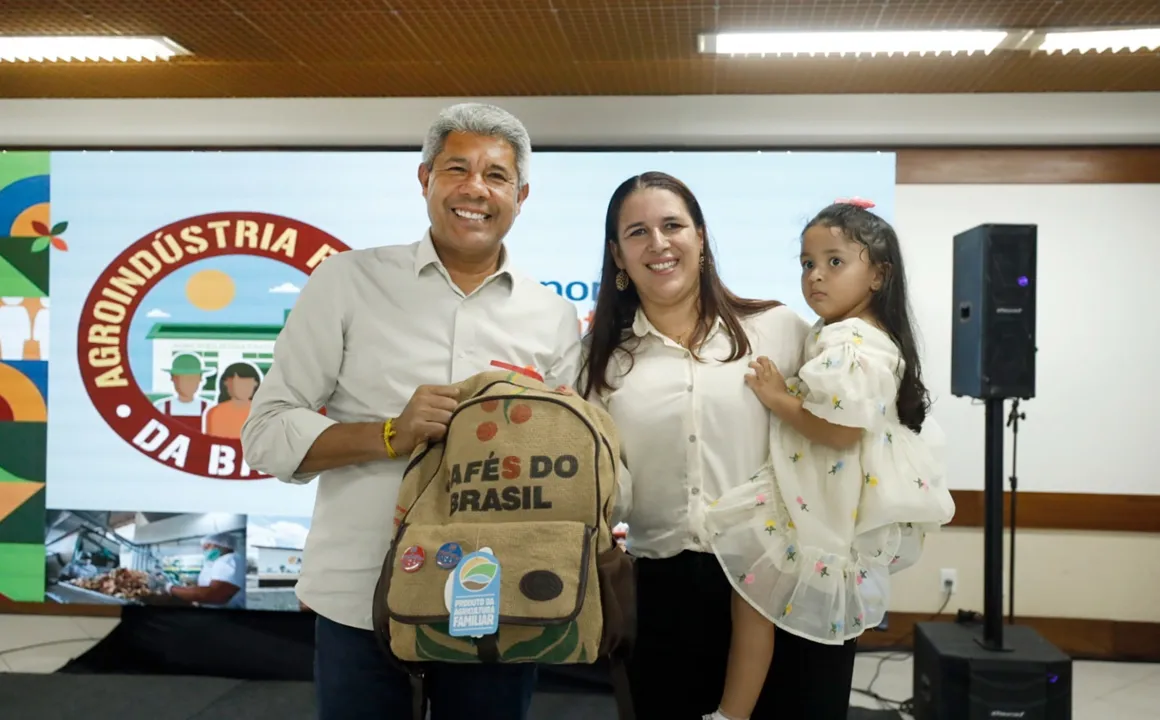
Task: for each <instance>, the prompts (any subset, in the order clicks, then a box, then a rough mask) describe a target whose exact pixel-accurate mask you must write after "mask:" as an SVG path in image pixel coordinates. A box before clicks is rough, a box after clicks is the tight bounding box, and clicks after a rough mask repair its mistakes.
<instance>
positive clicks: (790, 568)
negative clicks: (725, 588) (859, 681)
mask: <svg viewBox="0 0 1160 720" xmlns="http://www.w3.org/2000/svg"><path fill="white" fill-rule="evenodd" d="M867 207H872V204H869V203H864V202H857V203H855V202H839V203H836V204H834V205H831V206H829V207H827V208H825V209H824V210H822V211H821V212H820V213H818V215H817V216H816V217H815V218H814V219H813V220H811V221H810V222H809V224H808V225H807V226H806V229H805V231H804V232H803V234H802V250H801V266H802V281H801V282H802V294H803V295H805V298H806V302H807V303H808V304H809V306H810V308H811V309H812V310H813V311H814V312H816V313H817V314H818V316H819V317H820V318H821V319H820V320H819V321H818V323H817V325H816V326H815V327H814V332H813V333H812V334H811V335H810V336H809V337H808V339H807V342H806V347H805V351H804V355H803V363H804V364H803V365H802V367H801V369H800V370H799V371H798V377H797V378H791V379H790V380H789V381H788V382H787V381H786V380H785V379H784V378H782V377H781V375H780V374H779V373H778V371H777V369H776V368H775V367H774V366H773V364H772V363H770V362H769V360H768V358H764V357H761V358H758V359H757V361H756V362H753V363H751V365H750V366H751V367H752V368H753V369H754V374H752V375H748V376H747V377H746V382H747V383H748V384H749V386H750V388H751V389H752V390H753V391H754V392H755V393H756V394H757V396H758V397H759V398H761V401H762V403H764V404H765V406H766V407H768V408H769V410H770V411H771V412H773V413H774V415H776V416H777V420H779V421H780V422H773V423H771V431H770V432H771V436H770V459H769V461H768V462H767V463H766V465H765V466H764V467H762V468H761V470H759V471H758V472H757V474H756V475H754V476H753V477H752V478H750V480H749V482H747V483H745V484H743V485H741V486H739V487H737V488H735V489H733V490H730V491H729V492H727V493H726V494H725V495H724V496H722V497H721V498H719V499H718V500H717V501H716V502H715V503H714V504H713V505H712V506H711V507H710V508H709V509H708V511H707V513H706V520H707V523H708V527H709V529H710V532H711V533H712V534H713V537H712V541H711V542H712V544H713V550H714V552H715V553H716V554H717V557H718V559H719V560H720V562H721V565H722V567H724V569H725V571H726V573H727V574H728V575H729V578H730V581H731V582H732V584H733V587H734V589H735V593H734V597H733V637H732V645H731V647H730V656H729V667H728V672H727V675H726V681H725V692H724V696H723V698H722V701H721V705H720V709H719V710H718V712H717V713H715V714H713V715H710V716H706V717H707V718H712V719H714V720H718V719H720V718H726V719H727V720H746V719H747V718H748V717H749V716H750V714H751V713H752V712H753V708H754V706H755V704H756V702H757V698H758V695H759V694H760V692H761V687H762V684H763V682H764V680H765V675H766V673H767V672H768V669H769V665H770V661H771V658H772V654H773V636H774V625H776V626H778V627H780V628H782V629H783V630H785V631H787V632H790V633H793V634H795V635H798V636H800V637H803V638H806V639H808V640H811V641H814V642H818V643H823V644H829V645H840V644H843V643H845V642H846V641H848V640H850V639H852V638H856V637H858V636H859V635H861V634H862V632H863V631H865V630H866V629H867V628H872V627H874V626H876V625H878V624H879V623H881V621H882V618H883V616H884V615H885V613H886V607H887V604H888V602H889V596H888V590H889V585H890V574H891V573H892V572H896V571H897V570H899V569H902V568H903V567H906V566H908V565H910V564H913V563H914V561H915V560H917V558H918V555H919V553H920V551H921V545H922V537H923V535H924V534H925V533H926V532H928V531H930V530H933V529H937V528H938V527H939V526H940V525H943V524H946V523H947V522H949V521H950V519H951V517H952V516H953V514H954V502H953V500H952V499H951V496H950V493H949V491H948V490H947V488H946V487H945V485H944V482H943V472H942V468H941V465H940V462H939V459H938V458H937V457H936V455H937V454H938V453H937V446H938V445H940V444H941V442H940V441H939V440H938V439H937V438H936V437H934V436H935V434H936V433H937V428H935V427H933V423H932V421H931V420H930V418H928V417H927V411H928V409H929V405H930V403H929V399H928V394H927V390H926V387H925V386H924V385H923V382H922V372H921V369H920V367H919V357H918V349H917V346H916V343H915V338H914V331H913V329H912V327H911V322H910V312H909V308H908V303H907V298H906V278H905V274H904V272H903V267H902V254H901V252H900V250H899V246H898V236H897V235H896V234H895V232H894V229H893V228H892V227H891V226H890V225H889V224H888V223H887V222H886V221H884V220H883V219H882V218H880V217H878V216H877V215H875V214H874V213H872V212H870V211H869V210H868V209H867ZM847 694H848V692H847ZM793 720H797V719H796V718H794V719H793ZM811 720H830V719H829V718H816V719H811Z"/></svg>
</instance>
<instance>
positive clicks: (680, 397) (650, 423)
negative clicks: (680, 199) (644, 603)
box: [589, 306, 810, 558]
mask: <svg viewBox="0 0 1160 720" xmlns="http://www.w3.org/2000/svg"><path fill="white" fill-rule="evenodd" d="M742 324H743V326H744V327H745V331H746V334H747V335H748V337H749V342H750V354H749V355H748V356H746V357H743V358H741V359H740V360H736V361H734V362H730V363H725V362H721V359H723V358H727V357H728V356H729V352H730V342H729V332H728V328H727V327H726V326H725V324H724V323H723V322H721V321H720V320H718V321H717V323H716V324H715V325H714V327H713V330H712V331H711V332H710V334H709V337H708V338H707V339H706V341H705V343H704V345H703V346H702V349H701V351H700V352H699V353H698V354H699V355H700V358H701V361H700V362H698V361H696V360H694V359H693V357H692V356H691V355H690V353H689V352H688V351H687V350H685V349H684V348H683V347H681V346H680V345H678V344H677V343H675V342H673V341H672V340H670V339H669V338H667V337H665V336H664V335H662V334H660V333H659V332H658V331H657V330H656V329H655V328H654V327H653V326H652V324H651V323H649V321H648V319H647V318H645V315H644V313H643V312H642V311H637V315H636V320H635V322H634V323H633V326H632V333H633V335H634V336H635V339H634V338H630V339H629V340H628V341H627V342H628V346H629V347H630V348H632V347H633V344H634V343H635V342H637V340H639V344H638V345H636V347H635V348H633V360H632V362H631V363H630V361H629V360H628V359H627V358H626V357H624V356H623V355H622V354H621V353H619V352H618V353H615V354H614V355H613V359H612V361H610V362H609V367H608V379H609V382H610V384H611V385H612V387H613V389H612V390H611V391H606V392H605V393H603V394H602V395H601V397H593V398H589V400H590V401H592V402H595V403H597V404H600V405H603V407H604V408H605V409H607V410H608V412H609V414H610V415H611V416H612V419H613V420H614V421H615V422H616V427H617V431H618V432H619V434H620V448H621V459H622V460H623V462H624V465H625V467H626V469H627V472H622V473H621V475H622V477H621V482H620V487H619V490H618V493H617V510H616V517H615V521H616V522H625V523H627V524H628V528H629V529H628V547H629V550H630V551H631V552H632V553H633V554H634V555H637V556H640V557H646V558H666V557H672V556H673V555H676V554H678V553H680V552H682V551H684V550H696V551H702V552H708V551H709V546H708V544H707V542H706V540H707V538H706V537H705V535H706V533H705V530H704V510H705V507H706V505H707V501H706V500H705V498H709V499H712V498H716V497H720V496H721V495H723V494H724V493H725V492H726V491H727V490H729V489H730V488H732V487H734V486H736V485H740V484H742V483H745V482H747V481H748V480H749V478H750V476H751V475H753V473H754V472H756V471H757V470H758V468H760V467H761V466H762V464H763V463H765V462H766V461H767V460H768V458H769V423H770V422H771V417H772V415H771V414H770V412H769V411H768V410H766V408H765V407H764V406H763V405H762V404H761V402H760V401H759V400H758V399H757V396H756V395H754V393H753V391H752V390H750V389H749V387H748V386H747V385H746V384H745V375H746V374H748V373H750V372H752V371H751V370H750V369H749V363H750V362H751V361H752V360H753V359H754V358H756V357H757V356H759V355H765V356H766V357H768V358H769V359H770V360H772V361H773V362H774V364H776V365H777V368H778V370H780V371H781V372H782V374H783V375H785V376H786V377H789V376H792V375H795V374H796V373H797V371H798V367H799V366H800V365H801V357H802V348H803V347H804V346H805V338H806V335H807V334H808V333H809V331H810V327H809V325H808V324H806V322H805V321H804V320H803V319H802V318H801V317H799V316H798V315H797V313H795V312H794V311H792V310H790V309H789V308H787V307H784V306H782V307H776V308H773V309H770V310H766V311H764V312H761V313H758V314H756V315H753V316H750V317H749V318H746V319H744V320H743V321H742ZM630 367H631V369H629V368H630ZM626 372H627V374H626ZM773 422H776V420H773Z"/></svg>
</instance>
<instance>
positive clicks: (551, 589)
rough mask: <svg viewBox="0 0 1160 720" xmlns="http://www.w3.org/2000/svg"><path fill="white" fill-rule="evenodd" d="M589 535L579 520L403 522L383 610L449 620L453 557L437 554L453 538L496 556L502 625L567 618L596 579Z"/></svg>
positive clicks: (412, 619)
mask: <svg viewBox="0 0 1160 720" xmlns="http://www.w3.org/2000/svg"><path fill="white" fill-rule="evenodd" d="M595 535H596V531H595V529H594V528H592V527H591V526H589V525H585V524H584V523H578V522H516V523H504V524H490V523H471V524H466V523H465V524H459V523H455V524H448V525H404V526H403V527H401V528H400V530H399V534H398V537H397V539H396V542H395V544H394V545H393V546H392V548H391V552H390V555H389V556H388V562H389V563H391V570H390V575H389V577H390V582H389V586H388V587H387V593H386V606H387V607H386V609H387V613H388V614H389V616H390V618H391V619H392V620H394V621H396V622H399V623H403V624H407V625H430V624H436V623H445V622H447V621H448V620H449V618H450V612H449V611H448V608H447V603H446V600H445V598H446V597H448V596H449V590H448V587H449V586H448V582H449V579H450V578H451V577H452V575H453V573H455V572H456V570H457V569H458V565H456V566H454V567H447V566H448V565H449V564H450V563H447V562H439V560H440V553H441V549H443V548H448V547H451V546H452V545H455V546H458V548H459V550H460V551H461V553H462V556H466V555H468V554H470V553H473V552H476V551H478V550H481V549H483V548H490V550H491V553H492V555H494V556H495V559H496V562H497V564H498V565H499V569H500V572H499V574H500V589H499V623H500V625H558V624H564V623H569V622H572V621H573V620H575V619H576V617H577V615H579V614H580V610H581V608H582V607H583V604H584V600H585V596H586V594H587V593H588V584H589V582H596V578H591V579H590V578H589V572H590V567H591V565H592V552H593V549H594V548H593V545H594V543H595ZM446 559H447V558H446V556H444V558H443V560H446ZM404 561H408V562H410V565H409V566H408V567H409V570H410V571H407V570H405V569H404V567H403V563H404ZM416 564H418V567H417V568H416V567H415V565H416Z"/></svg>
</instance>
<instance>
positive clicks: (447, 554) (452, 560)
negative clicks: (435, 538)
mask: <svg viewBox="0 0 1160 720" xmlns="http://www.w3.org/2000/svg"><path fill="white" fill-rule="evenodd" d="M462 559H463V548H461V547H459V543H453V542H449V543H443V545H442V546H440V547H439V551H438V552H437V553H435V564H436V565H438V566H439V567H441V568H443V569H444V570H450V569H451V568H453V567H455V566H456V565H458V564H459V561H460V560H462Z"/></svg>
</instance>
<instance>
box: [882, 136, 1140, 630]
mask: <svg viewBox="0 0 1160 720" xmlns="http://www.w3.org/2000/svg"><path fill="white" fill-rule="evenodd" d="M1158 122H1160V121H1158ZM896 202H897V205H896V214H897V221H896V225H897V227H898V231H899V234H900V237H901V239H902V243H903V251H904V259H905V261H906V263H907V274H908V280H909V281H910V288H911V297H912V302H913V304H914V307H915V314H916V317H917V322H918V324H919V326H920V328H921V331H922V335H923V339H924V341H925V342H924V353H923V354H924V363H925V365H924V369H925V375H926V379H927V381H928V384H929V385H930V387H931V390H932V393H933V395H934V397H935V399H936V403H935V410H934V416H935V418H936V420H938V421H939V423H940V425H942V427H943V429H944V431H945V432H946V433H947V435H948V442H949V447H948V458H947V460H948V466H949V472H950V478H951V485H952V487H955V488H961V489H982V487H983V429H984V428H983V408H982V406H980V405H972V403H971V401H970V400H968V399H965V398H955V397H953V396H951V395H950V392H949V390H950V333H951V316H952V308H951V271H952V257H951V249H952V238H953V236H954V235H955V234H956V233H958V232H961V231H962V230H966V229H968V228H971V227H973V226H975V225H978V224H980V223H984V222H1012V223H1035V224H1038V226H1039V240H1038V250H1039V257H1038V269H1037V275H1038V287H1039V291H1038V294H1037V296H1036V300H1037V302H1038V307H1037V316H1036V319H1037V323H1038V328H1037V336H1038V337H1037V340H1038V346H1039V355H1038V358H1037V360H1036V361H1037V363H1038V367H1037V377H1036V385H1037V387H1036V394H1037V397H1036V398H1035V399H1034V400H1031V401H1029V402H1024V403H1022V405H1021V409H1023V410H1024V411H1025V412H1026V413H1027V420H1026V421H1024V422H1023V423H1021V425H1020V430H1019V467H1018V472H1019V487H1020V491H1027V492H1036V491H1050V492H1075V493H1124V494H1149V495H1151V494H1157V493H1160V468H1158V466H1157V463H1156V461H1155V456H1156V454H1155V451H1154V448H1155V442H1156V441H1155V429H1156V428H1158V427H1160V406H1158V404H1157V403H1156V402H1155V401H1154V400H1152V396H1153V393H1152V391H1151V388H1152V386H1153V383H1154V380H1153V376H1154V372H1155V371H1154V368H1155V367H1156V362H1155V361H1153V360H1152V358H1153V357H1155V356H1156V355H1157V353H1158V352H1160V340H1158V339H1157V338H1158V336H1160V319H1158V318H1157V317H1156V315H1155V313H1154V312H1153V311H1152V302H1151V301H1152V292H1153V291H1154V288H1155V285H1154V283H1155V282H1156V281H1155V279H1154V278H1153V277H1152V276H1151V274H1152V273H1153V272H1154V269H1156V268H1160V242H1158V241H1157V235H1156V232H1155V231H1154V230H1153V229H1152V228H1155V227H1160V185H1010V186H997V185H975V186H971V185H900V186H898V191H897V196H896ZM1006 450H1007V464H1006V472H1010V468H1011V465H1010V460H1011V436H1010V434H1009V433H1008V434H1007V436H1006ZM1016 548H1017V552H1018V556H1017V559H1016V564H1015V567H1016V576H1017V577H1016V593H1015V603H1016V605H1015V607H1016V613H1017V614H1021V615H1038V616H1049V617H1073V618H1100V619H1111V620H1124V621H1146V622H1160V604H1158V603H1157V602H1156V600H1157V598H1160V535H1156V534H1143V533H1115V532H1075V531H1057V530H1050V531H1044V530H1035V531H1021V532H1019V533H1018V535H1017V539H1016ZM1004 553H1005V554H1004V557H1006V551H1004ZM941 568H955V569H957V570H958V572H959V592H958V594H957V595H956V596H955V597H953V598H952V599H951V602H950V604H949V605H948V607H947V611H948V612H954V611H955V610H957V609H959V608H970V609H974V610H979V611H981V610H982V606H983V535H982V532H981V530H978V529H974V528H969V529H957V528H949V529H946V530H944V531H943V532H942V533H940V534H938V535H935V536H932V537H931V538H930V540H929V541H928V543H927V549H926V552H925V554H924V556H923V558H922V559H921V560H920V562H919V563H918V564H917V565H915V566H914V567H913V568H911V569H909V570H907V571H905V572H903V573H900V574H899V575H897V576H896V583H895V587H894V594H893V602H892V603H891V608H892V609H893V610H896V611H907V612H914V613H933V612H934V611H935V610H937V609H938V608H939V606H940V605H941V604H942V599H943V596H942V594H941V592H940V584H939V571H940V569H941ZM1003 580H1004V583H1006V581H1007V577H1006V573H1004V578H1003ZM1003 608H1004V612H1006V608H1007V605H1006V600H1004V605H1003Z"/></svg>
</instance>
